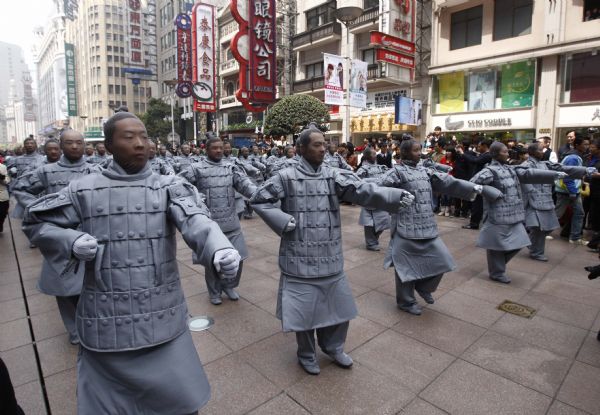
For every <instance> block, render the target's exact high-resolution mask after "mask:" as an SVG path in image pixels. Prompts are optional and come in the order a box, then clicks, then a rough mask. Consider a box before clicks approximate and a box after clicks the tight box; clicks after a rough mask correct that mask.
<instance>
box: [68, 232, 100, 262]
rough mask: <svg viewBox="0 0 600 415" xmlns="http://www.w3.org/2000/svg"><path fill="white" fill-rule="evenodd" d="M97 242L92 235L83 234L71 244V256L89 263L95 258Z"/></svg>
mask: <svg viewBox="0 0 600 415" xmlns="http://www.w3.org/2000/svg"><path fill="white" fill-rule="evenodd" d="M97 250H98V241H97V240H96V238H94V237H93V236H92V235H90V234H87V233H84V234H83V235H81V236H80V237H79V238H77V239H76V240H75V242H73V255H75V258H77V259H80V260H81V261H91V260H92V259H94V257H95V256H96V251H97Z"/></svg>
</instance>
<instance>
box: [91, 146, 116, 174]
mask: <svg viewBox="0 0 600 415" xmlns="http://www.w3.org/2000/svg"><path fill="white" fill-rule="evenodd" d="M111 160H112V156H110V155H108V154H106V146H105V145H104V143H98V144H96V154H94V155H93V156H91V157H87V158H86V161H87V162H88V163H92V164H97V165H99V166H100V167H102V168H105V167H106V166H108V163H110V161H111Z"/></svg>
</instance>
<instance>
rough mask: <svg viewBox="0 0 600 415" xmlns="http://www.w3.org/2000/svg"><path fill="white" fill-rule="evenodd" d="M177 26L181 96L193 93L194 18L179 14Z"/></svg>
mask: <svg viewBox="0 0 600 415" xmlns="http://www.w3.org/2000/svg"><path fill="white" fill-rule="evenodd" d="M175 26H176V27H177V82H178V85H177V88H176V90H175V92H176V93H177V96H179V97H180V98H188V97H190V96H191V95H192V88H193V84H192V78H193V74H192V18H191V17H190V16H188V15H187V14H183V13H182V14H179V15H178V16H177V18H176V19H175Z"/></svg>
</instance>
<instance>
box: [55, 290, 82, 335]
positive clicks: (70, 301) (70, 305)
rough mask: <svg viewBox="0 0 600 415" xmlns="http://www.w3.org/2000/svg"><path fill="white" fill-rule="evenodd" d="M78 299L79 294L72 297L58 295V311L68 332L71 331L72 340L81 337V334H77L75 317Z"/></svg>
mask: <svg viewBox="0 0 600 415" xmlns="http://www.w3.org/2000/svg"><path fill="white" fill-rule="evenodd" d="M78 301H79V296H78V295H73V296H71V297H56V303H57V304H58V311H59V312H60V317H61V318H62V321H63V324H64V325H65V328H66V329H67V333H69V341H70V342H74V341H76V340H78V339H79V335H78V334H77V320H76V318H75V315H76V311H77V302H78Z"/></svg>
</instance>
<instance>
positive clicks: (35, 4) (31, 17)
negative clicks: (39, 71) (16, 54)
mask: <svg viewBox="0 0 600 415" xmlns="http://www.w3.org/2000/svg"><path fill="white" fill-rule="evenodd" d="M1 3H2V6H1V7H2V9H1V12H0V41H2V42H8V43H14V44H17V45H19V46H21V48H22V49H23V54H24V55H25V61H26V62H27V63H28V64H29V66H30V69H31V70H33V69H34V68H33V58H32V54H31V48H32V46H33V45H34V44H35V36H34V35H33V29H34V28H35V27H36V26H43V27H45V26H46V22H47V21H48V18H49V17H51V16H52V15H53V14H54V13H55V6H54V2H53V1H52V0H1ZM0 59H2V57H1V56H0Z"/></svg>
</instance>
